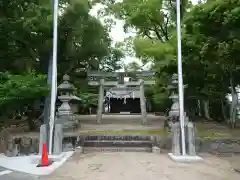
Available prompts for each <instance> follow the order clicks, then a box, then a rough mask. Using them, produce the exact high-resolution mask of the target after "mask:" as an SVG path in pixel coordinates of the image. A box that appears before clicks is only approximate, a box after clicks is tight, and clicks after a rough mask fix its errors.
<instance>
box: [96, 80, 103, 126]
mask: <svg viewBox="0 0 240 180" xmlns="http://www.w3.org/2000/svg"><path fill="white" fill-rule="evenodd" d="M103 100H104V79H100V84H99V96H98V110H97V123H98V124H101V122H102V113H103Z"/></svg>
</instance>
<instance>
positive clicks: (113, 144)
mask: <svg viewBox="0 0 240 180" xmlns="http://www.w3.org/2000/svg"><path fill="white" fill-rule="evenodd" d="M83 146H84V147H150V148H151V147H152V142H151V141H110V140H109V141H108V140H102V141H84V144H83Z"/></svg>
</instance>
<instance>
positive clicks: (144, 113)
mask: <svg viewBox="0 0 240 180" xmlns="http://www.w3.org/2000/svg"><path fill="white" fill-rule="evenodd" d="M140 106H141V114H142V124H147V111H146V100H145V95H144V81H143V80H142V79H141V80H140Z"/></svg>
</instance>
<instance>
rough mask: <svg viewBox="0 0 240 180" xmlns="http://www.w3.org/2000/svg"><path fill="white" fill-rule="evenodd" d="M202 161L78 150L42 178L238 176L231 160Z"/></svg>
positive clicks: (207, 179) (206, 179)
mask: <svg viewBox="0 0 240 180" xmlns="http://www.w3.org/2000/svg"><path fill="white" fill-rule="evenodd" d="M203 157H204V161H203V162H198V163H191V164H179V163H175V162H173V161H171V160H170V159H169V157H168V156H167V154H154V153H140V152H138V153H134V152H113V153H111V152H98V153H97V152H96V153H89V154H82V155H80V154H78V153H75V154H74V156H73V157H72V158H71V159H70V160H69V161H68V162H66V163H65V164H64V165H63V166H62V167H60V168H59V169H58V170H56V171H55V172H54V173H53V174H52V175H50V176H48V177H44V178H43V179H44V180H79V179H81V180H113V179H114V180H133V179H138V180H178V179H179V178H180V179H184V180H193V179H194V180H213V179H217V180H229V179H231V180H239V179H240V174H239V173H237V172H235V171H234V170H233V167H232V165H231V164H230V161H228V160H227V159H220V158H218V157H215V156H211V155H203Z"/></svg>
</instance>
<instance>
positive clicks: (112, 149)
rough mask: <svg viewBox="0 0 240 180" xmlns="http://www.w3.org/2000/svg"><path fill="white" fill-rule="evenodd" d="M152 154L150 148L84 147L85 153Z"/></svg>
mask: <svg viewBox="0 0 240 180" xmlns="http://www.w3.org/2000/svg"><path fill="white" fill-rule="evenodd" d="M96 151H97V152H102V151H104V152H152V148H150V147H84V152H96Z"/></svg>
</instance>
